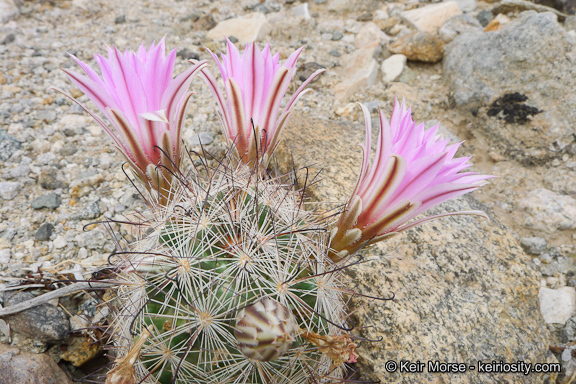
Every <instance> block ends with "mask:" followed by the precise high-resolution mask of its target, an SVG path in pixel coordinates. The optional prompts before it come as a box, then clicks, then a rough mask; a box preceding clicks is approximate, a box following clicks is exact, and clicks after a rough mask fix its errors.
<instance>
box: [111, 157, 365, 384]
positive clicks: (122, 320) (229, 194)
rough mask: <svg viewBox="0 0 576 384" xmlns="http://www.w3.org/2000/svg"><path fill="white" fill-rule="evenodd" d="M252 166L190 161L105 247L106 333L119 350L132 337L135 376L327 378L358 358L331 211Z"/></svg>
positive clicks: (152, 379) (173, 379) (127, 348)
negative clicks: (193, 166)
mask: <svg viewBox="0 0 576 384" xmlns="http://www.w3.org/2000/svg"><path fill="white" fill-rule="evenodd" d="M255 172H256V171H254V170H252V169H250V168H248V167H247V166H245V165H237V166H232V165H227V164H225V163H222V164H220V166H219V167H216V168H214V169H212V168H209V167H206V168H204V169H203V170H202V171H199V172H193V173H190V174H189V175H187V177H186V178H185V180H183V181H182V182H181V183H180V184H178V185H176V187H175V189H174V190H173V193H172V198H171V199H170V201H171V204H170V205H168V206H163V205H156V206H154V207H153V208H152V209H151V210H150V212H149V213H148V214H147V215H145V216H144V217H143V220H142V221H141V222H139V223H134V224H135V225H137V227H138V229H139V233H141V234H142V235H141V236H140V237H139V239H138V240H137V241H135V242H133V243H132V244H131V245H130V247H129V249H127V250H126V251H124V252H119V253H117V254H116V255H115V257H113V258H111V260H112V261H113V263H114V264H115V266H116V267H117V270H118V271H119V276H118V277H119V278H120V279H122V280H123V281H124V283H125V284H121V285H120V286H119V287H118V290H117V297H116V299H115V300H116V303H117V305H114V306H113V307H114V308H116V313H115V314H114V315H113V316H112V318H114V319H115V320H114V323H113V324H112V328H111V329H112V332H113V339H114V343H115V346H116V347H117V349H118V355H119V356H129V355H130V352H131V349H132V348H134V345H136V344H137V345H138V348H139V351H132V353H138V355H139V358H138V359H136V360H135V361H134V362H133V365H132V366H131V368H133V369H134V375H135V381H136V382H144V383H163V384H168V383H305V382H309V380H314V381H313V382H319V383H323V382H326V383H328V382H334V381H338V380H341V379H342V377H343V375H344V371H345V369H344V366H345V364H344V363H345V362H346V361H354V360H355V357H356V355H355V346H356V345H355V343H354V342H353V340H352V338H351V337H350V336H349V333H348V331H349V327H348V325H347V323H346V321H345V320H343V319H344V318H345V314H346V310H345V309H346V308H345V302H344V298H343V292H344V291H345V289H344V288H343V281H342V279H343V277H342V272H341V268H339V267H338V266H337V265H336V264H335V263H334V262H333V261H332V260H331V259H330V258H329V257H328V253H329V246H328V244H329V236H330V234H329V231H328V230H327V225H328V224H329V223H328V222H326V220H324V219H321V218H319V216H318V215H316V214H315V213H314V212H310V211H307V210H305V209H304V204H303V200H302V194H301V193H300V192H299V191H297V190H295V188H294V187H293V186H292V185H290V183H288V184H286V183H284V182H283V180H282V178H270V179H263V178H262V177H260V176H259V175H258V174H256V173H255ZM143 337H144V338H145V341H143V342H141V343H138V340H139V339H142V338H143ZM125 365H126V364H125ZM121 366H122V365H121V364H120V365H119V367H121ZM117 372H118V371H117ZM109 377H111V376H109Z"/></svg>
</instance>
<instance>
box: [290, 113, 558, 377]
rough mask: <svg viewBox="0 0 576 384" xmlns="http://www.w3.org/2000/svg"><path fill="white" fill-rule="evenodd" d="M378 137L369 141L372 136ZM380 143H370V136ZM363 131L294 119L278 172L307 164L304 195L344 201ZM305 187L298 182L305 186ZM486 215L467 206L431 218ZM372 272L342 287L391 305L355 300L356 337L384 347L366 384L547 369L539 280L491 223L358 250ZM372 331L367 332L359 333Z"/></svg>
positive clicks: (449, 221)
mask: <svg viewBox="0 0 576 384" xmlns="http://www.w3.org/2000/svg"><path fill="white" fill-rule="evenodd" d="M376 134H377V132H373V135H376ZM373 137H376V136H373ZM363 139H364V130H363V125H362V124H352V123H346V122H338V123H335V122H329V121H321V120H316V119H313V118H311V117H309V116H306V117H302V116H294V117H293V118H292V120H291V122H290V126H289V128H288V129H287V131H286V132H285V138H284V140H285V141H284V144H283V146H282V148H280V150H279V152H278V159H279V163H280V164H290V163H291V162H293V164H294V166H295V167H296V168H298V167H303V166H308V165H313V166H312V167H311V168H310V172H311V175H314V173H315V172H316V171H318V170H320V169H322V170H323V171H322V173H321V174H320V176H319V177H318V178H316V179H314V181H315V182H316V184H315V185H314V186H313V187H311V188H310V189H309V191H310V192H311V193H312V195H313V196H314V198H315V199H317V200H320V201H340V202H344V201H345V199H346V197H347V196H348V194H349V193H350V192H351V190H352V188H353V185H354V182H355V180H356V175H357V172H358V168H359V165H360V149H359V147H358V146H356V145H355V144H357V143H361V142H362V141H363ZM302 179H303V178H300V180H302ZM468 209H482V210H484V211H487V212H488V213H489V214H490V215H491V212H490V210H489V209H488V208H486V207H483V206H480V205H479V203H478V202H476V200H475V199H474V198H473V197H463V198H460V199H457V200H454V201H451V202H446V203H444V204H442V205H441V206H440V207H437V208H435V209H433V210H432V211H431V212H429V214H436V213H440V212H446V211H457V210H468ZM362 254H363V256H364V257H365V258H366V259H370V260H371V261H369V262H368V263H365V264H360V265H357V266H355V267H353V268H349V269H348V277H349V283H348V284H347V285H346V288H349V289H352V290H354V291H356V292H359V293H362V294H365V295H370V296H378V297H389V296H390V294H391V292H394V293H395V294H396V298H395V300H393V301H387V302H378V301H373V300H370V299H364V298H356V299H354V300H353V301H352V305H351V309H355V310H356V312H355V315H354V317H353V321H355V323H356V326H357V327H359V334H360V335H361V336H363V337H366V338H369V339H374V340H376V339H379V338H381V339H382V341H380V342H367V343H363V344H362V346H361V347H360V349H359V353H360V359H359V365H360V366H361V374H362V377H363V379H369V380H381V381H382V382H384V383H414V384H416V383H424V382H426V383H450V382H454V383H455V382H458V383H496V382H506V383H542V382H543V379H544V377H543V376H542V375H538V374H532V373H531V374H530V375H527V376H525V375H522V374H507V375H492V374H478V372H477V369H478V367H477V362H478V361H480V360H481V361H483V362H491V361H492V360H496V361H501V360H502V361H504V362H517V361H519V360H521V361H524V362H527V363H543V362H546V361H547V360H546V359H547V351H548V345H547V340H548V330H547V328H546V325H545V323H544V321H543V319H542V317H541V314H540V310H539V304H538V297H537V295H538V288H539V285H540V284H539V283H540V279H539V276H538V275H537V273H536V272H535V271H534V270H533V269H532V268H531V267H530V266H529V265H528V260H529V259H528V257H527V256H526V254H525V253H524V252H523V251H522V249H521V248H520V246H519V245H518V243H517V242H516V240H515V239H514V238H513V236H512V235H511V234H510V232H509V231H508V230H507V229H506V228H505V227H504V226H503V225H502V224H501V223H500V222H499V221H498V219H497V218H494V217H493V218H492V220H491V221H487V220H485V219H482V218H478V217H471V216H459V217H448V218H442V219H438V220H436V221H433V222H430V223H428V224H425V225H423V226H421V227H419V228H416V229H413V230H411V231H409V232H407V233H404V234H401V235H399V236H397V237H396V238H393V239H391V240H389V241H386V242H384V243H380V244H378V245H376V246H374V247H372V248H369V249H366V250H364V251H362ZM361 327H368V328H361ZM389 360H391V361H395V362H397V363H399V362H400V361H401V360H410V361H413V362H416V361H417V360H420V362H423V363H425V364H426V367H425V369H424V371H423V372H422V373H418V374H414V373H400V372H399V371H397V372H396V373H389V372H387V371H386V368H385V367H386V365H385V364H386V362H387V361H389ZM436 360H437V361H439V362H448V363H465V364H466V366H467V367H468V366H469V365H475V370H474V371H472V370H470V369H466V372H465V373H463V374H454V373H451V374H436V373H429V372H428V370H427V369H428V366H427V362H428V361H436Z"/></svg>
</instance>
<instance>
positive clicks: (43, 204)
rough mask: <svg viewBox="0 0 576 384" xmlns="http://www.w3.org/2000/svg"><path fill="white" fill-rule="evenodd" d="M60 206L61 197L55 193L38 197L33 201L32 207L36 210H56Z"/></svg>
mask: <svg viewBox="0 0 576 384" xmlns="http://www.w3.org/2000/svg"><path fill="white" fill-rule="evenodd" d="M60 204H61V201H60V196H58V194H57V193H55V192H50V193H45V194H44V195H41V196H38V197H37V198H35V199H34V200H32V203H31V204H30V206H31V207H32V208H34V209H42V208H49V209H55V208H58V207H59V206H60Z"/></svg>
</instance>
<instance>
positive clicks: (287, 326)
mask: <svg viewBox="0 0 576 384" xmlns="http://www.w3.org/2000/svg"><path fill="white" fill-rule="evenodd" d="M297 333H298V325H297V323H296V319H295V318H294V315H293V314H292V312H291V311H290V310H289V309H288V308H286V307H285V306H283V305H282V304H280V303H279V302H277V301H275V300H272V299H268V298H264V299H262V300H260V301H258V302H257V303H255V304H252V305H250V306H248V307H246V308H243V309H242V310H241V311H240V312H238V315H237V316H236V327H235V329H234V336H235V337H236V340H238V346H239V348H240V351H241V352H242V354H243V355H244V356H246V357H248V358H249V359H254V360H258V361H271V360H275V359H277V358H279V357H280V356H282V355H284V354H285V353H286V352H287V351H288V349H289V348H290V346H291V345H292V343H293V342H294V340H295V336H296V334H297Z"/></svg>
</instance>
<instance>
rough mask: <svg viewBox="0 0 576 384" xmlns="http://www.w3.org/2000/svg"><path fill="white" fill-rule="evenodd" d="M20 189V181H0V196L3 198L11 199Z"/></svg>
mask: <svg viewBox="0 0 576 384" xmlns="http://www.w3.org/2000/svg"><path fill="white" fill-rule="evenodd" d="M21 189H22V183H19V182H17V181H4V182H2V183H0V197H1V198H2V199H4V200H12V199H13V198H15V197H16V196H18V192H20V190H21Z"/></svg>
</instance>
